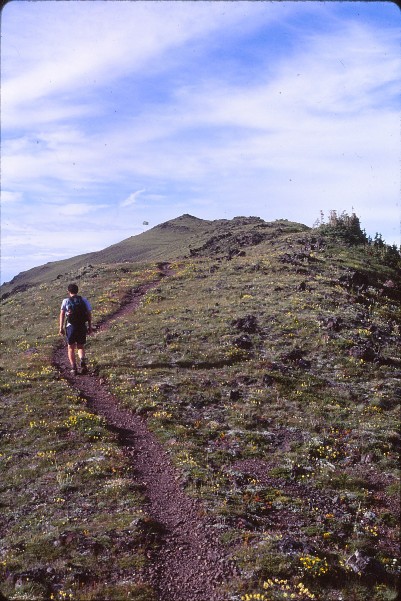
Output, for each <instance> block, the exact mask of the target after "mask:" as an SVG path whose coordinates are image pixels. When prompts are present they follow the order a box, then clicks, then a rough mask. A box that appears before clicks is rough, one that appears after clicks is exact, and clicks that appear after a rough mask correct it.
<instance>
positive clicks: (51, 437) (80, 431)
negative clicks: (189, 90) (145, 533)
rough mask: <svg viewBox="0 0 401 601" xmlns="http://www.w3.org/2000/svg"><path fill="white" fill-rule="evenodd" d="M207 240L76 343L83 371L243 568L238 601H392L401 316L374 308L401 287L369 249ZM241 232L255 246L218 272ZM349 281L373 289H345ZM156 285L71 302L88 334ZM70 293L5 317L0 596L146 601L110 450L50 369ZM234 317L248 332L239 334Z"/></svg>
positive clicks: (107, 439)
mask: <svg viewBox="0 0 401 601" xmlns="http://www.w3.org/2000/svg"><path fill="white" fill-rule="evenodd" d="M187 225H188V224H187ZM203 225H205V224H203ZM203 225H202V228H203ZM206 226H207V227H206ZM213 227H214V226H213ZM277 227H281V232H279V231H278V230H277ZM208 228H209V229H208ZM210 228H211V225H210V223H209V222H207V223H206V225H205V229H204V230H203V229H202V232H201V235H198V237H197V238H196V244H195V242H193V244H192V248H193V250H194V249H195V251H196V249H203V250H202V251H199V252H198V251H196V252H194V253H193V255H194V256H193V257H192V258H190V259H185V260H184V259H182V260H181V261H180V262H177V263H176V264H175V270H176V272H175V275H174V276H173V277H170V278H168V279H167V278H164V279H162V280H161V281H160V285H159V287H158V288H156V289H153V290H152V291H151V292H150V293H149V294H148V295H147V296H146V297H145V298H144V299H143V300H142V302H141V305H140V307H139V309H138V310H137V311H136V312H134V313H132V314H131V315H129V316H126V317H125V318H121V319H120V320H118V321H116V322H114V323H113V324H112V326H111V328H110V329H108V330H107V331H104V332H100V333H98V334H97V335H96V336H95V337H92V338H91V339H90V340H89V343H88V357H89V361H90V364H91V367H92V368H93V369H94V370H95V372H96V373H97V374H98V375H99V376H101V377H102V378H104V380H105V381H106V382H107V385H108V387H109V388H110V390H111V391H112V392H114V393H115V394H117V395H118V396H119V397H120V398H121V400H122V402H123V404H125V405H126V406H127V407H129V408H131V409H132V410H133V411H136V412H138V413H139V414H141V415H143V416H144V417H146V419H147V420H148V425H149V428H151V429H152V430H153V431H154V432H155V433H156V435H157V436H158V437H159V438H160V440H161V441H162V442H163V444H164V445H165V448H166V449H167V451H168V453H169V454H170V456H171V460H172V462H174V463H175V465H176V466H177V468H178V469H179V470H180V472H181V473H182V475H183V478H184V482H185V486H186V489H187V492H188V494H190V495H193V496H195V497H198V498H200V499H201V500H202V502H203V503H204V506H205V511H206V512H207V514H208V516H211V517H212V518H213V521H214V526H215V529H216V535H217V536H218V537H219V539H220V540H221V542H222V544H224V545H225V546H226V548H227V553H228V554H230V555H232V556H233V557H234V558H235V559H236V561H237V563H238V565H239V567H240V578H239V580H238V581H236V582H235V583H234V582H233V583H232V585H231V587H232V590H231V598H232V599H233V600H238V601H240V600H241V599H244V600H249V601H250V600H251V599H257V598H262V599H263V598H265V599H269V600H271V599H285V598H289V597H288V596H287V597H286V596H285V595H289V596H290V598H293V599H299V600H303V599H312V598H315V599H325V600H327V601H331V600H333V601H334V600H337V599H340V598H343V599H347V601H350V600H355V601H366V600H367V599H372V601H384V600H386V599H388V600H391V599H395V594H396V587H397V581H398V580H399V574H400V563H399V562H400V557H399V547H398V540H399V514H398V510H399V470H398V460H399V448H400V436H399V398H400V378H399V368H400V364H399V360H398V358H399V355H400V352H399V351H400V344H399V340H400V339H399V335H400V332H399V326H398V324H399V323H400V317H401V307H400V303H399V302H398V301H395V300H394V298H390V297H387V296H386V295H385V294H382V293H381V288H382V284H383V282H384V280H385V279H393V280H394V281H395V282H396V283H397V284H398V285H399V279H398V280H397V274H396V272H395V271H393V270H391V269H390V268H389V267H388V266H385V265H383V264H381V263H380V256H379V255H378V254H377V253H370V252H368V250H369V249H367V248H366V247H365V246H363V245H360V246H356V247H349V246H346V245H343V244H341V245H338V244H336V243H335V241H333V240H330V241H328V242H327V243H326V245H322V247H321V248H320V250H312V251H305V248H306V246H307V244H308V242H309V241H310V240H311V238H312V237H313V236H315V233H314V232H308V231H307V228H304V227H303V226H298V225H296V224H290V223H288V222H282V223H277V224H276V226H275V228H274V227H272V226H271V225H268V226H267V227H264V228H262V227H260V224H257V223H256V222H253V223H252V224H249V223H248V224H245V225H244V224H242V225H241V224H240V222H236V223H231V222H230V228H231V229H229V230H228V231H229V233H230V236H227V237H226V238H223V239H221V240H217V241H212V242H213V243H208V240H209V241H210V240H211V238H212V237H213V236H211V234H212V233H213V232H214V233H215V232H216V231H217V230H215V229H214V230H213V232H212V231H211V229H210ZM255 228H256V231H259V230H260V231H263V232H265V234H266V237H265V238H264V239H263V240H262V241H261V242H260V243H258V244H254V245H248V246H245V247H244V248H245V253H246V254H245V255H243V256H233V258H231V259H228V258H227V252H228V251H229V250H230V249H232V244H233V239H234V238H235V237H236V236H240V235H242V236H245V235H246V236H248V235H250V233H251V232H252V231H253V230H255ZM258 228H259V229H258ZM241 232H242V233H241ZM170 233H171V232H170ZM187 233H188V232H186V234H185V235H187ZM198 233H199V232H198ZM169 235H170V234H169ZM191 235H192V236H195V234H194V233H193V232H191ZM216 245H217V246H218V247H219V248H216ZM172 254H173V252H172ZM303 255H305V256H303ZM288 256H290V257H292V258H293V259H294V261H295V262H291V261H292V259H291V261H290V262H288ZM283 257H284V259H283ZM349 270H358V271H359V272H363V273H365V274H368V277H369V286H368V287H367V288H365V289H363V290H359V291H358V290H353V289H349V288H347V287H346V286H344V285H341V284H340V281H339V278H340V276H341V275H343V274H345V273H347V271H349ZM156 273H157V270H156V269H155V267H154V266H153V265H149V264H138V263H136V264H135V263H122V264H117V263H116V264H111V265H108V264H107V263H105V264H103V265H96V267H93V268H92V269H90V270H89V271H88V272H87V273H86V274H85V275H84V276H83V277H82V278H81V279H79V280H78V283H79V285H80V288H81V291H82V293H83V294H84V295H85V296H88V297H89V298H90V299H91V302H92V303H93V306H94V316H95V320H100V319H102V318H104V317H106V316H107V315H108V314H110V313H112V312H113V311H114V310H115V308H116V307H118V306H119V304H120V303H121V301H122V299H123V298H124V295H125V294H126V292H127V291H128V290H129V289H130V288H133V287H135V286H136V285H138V283H140V282H142V281H149V280H151V279H153V278H154V277H155V274H156ZM73 275H79V272H76V273H75V274H74V273H72V274H71V278H72V279H75V278H73V277H72V276H73ZM302 283H305V286H302ZM65 284H66V282H65V281H64V280H63V281H62V282H61V281H60V280H53V281H51V282H48V283H44V284H42V285H40V286H38V287H36V288H33V289H30V290H27V291H26V292H20V293H18V294H13V295H11V296H9V297H7V298H6V299H5V300H4V301H3V303H2V319H3V328H2V336H3V345H4V349H5V350H6V352H5V353H4V356H5V362H4V368H3V371H2V372H1V374H2V375H3V380H4V381H3V385H2V386H3V388H2V391H3V405H4V407H5V409H6V412H5V426H4V427H3V428H4V429H3V430H2V433H3V436H2V450H1V453H2V455H1V459H2V462H3V464H4V470H5V471H4V474H5V476H4V480H3V483H2V494H3V500H2V503H3V507H2V509H3V513H4V516H5V520H4V529H3V531H2V536H3V542H2V555H1V559H0V562H1V563H0V567H1V569H2V575H3V579H4V586H3V588H2V589H1V590H2V592H4V594H6V595H8V596H10V598H13V596H14V598H23V595H24V594H26V595H28V596H27V597H26V598H35V599H36V598H37V599H42V598H43V599H45V598H48V597H46V595H49V590H50V589H51V592H52V593H53V595H58V597H57V596H55V598H60V599H61V598H62V595H63V594H64V593H65V594H66V595H71V598H72V599H96V598H102V595H103V597H107V598H110V599H122V598H134V599H143V600H145V599H146V600H147V599H149V600H150V599H152V598H153V597H152V595H153V593H152V591H151V590H150V588H149V587H148V585H147V583H146V582H142V581H141V569H142V566H143V565H144V564H145V563H146V552H147V546H148V545H149V544H150V543H149V541H146V540H143V537H142V535H141V529H140V528H138V526H137V525H138V523H139V522H138V519H139V520H141V519H143V520H146V519H148V516H146V515H144V514H143V513H142V511H143V507H142V505H143V502H142V496H141V491H140V490H138V489H137V488H136V487H135V486H134V484H133V481H132V479H131V476H130V472H129V469H128V465H127V462H126V459H125V458H124V455H123V453H122V451H121V449H120V448H119V447H118V444H117V441H116V439H115V438H114V436H113V435H112V434H111V433H110V432H109V431H108V430H107V428H106V427H105V424H104V423H103V422H102V420H99V419H98V418H96V417H95V416H92V415H91V414H90V413H88V411H87V408H86V407H85V403H84V402H83V401H82V399H80V398H79V396H77V395H76V394H75V393H73V392H72V391H71V389H70V388H69V387H68V385H67V384H66V383H65V382H64V381H62V380H60V379H59V378H58V375H57V373H55V372H54V370H53V368H51V367H49V365H50V357H51V353H52V348H53V345H54V344H55V342H56V335H55V334H56V332H57V329H58V327H57V325H58V322H57V319H58V312H59V307H60V302H61V298H62V297H63V296H64V288H65ZM303 287H306V289H305V290H303V289H302V288H303ZM38 308H40V310H39V309H38ZM247 316H254V317H255V318H256V328H255V329H254V330H252V328H251V330H252V331H249V332H246V331H244V330H241V327H240V326H238V323H239V322H238V320H239V319H242V318H245V317H247ZM33 317H34V318H33ZM332 317H337V318H341V325H340V327H339V328H338V329H337V330H336V329H330V328H329V327H328V325H327V324H328V319H329V318H332ZM245 335H246V336H248V338H247V339H246V342H247V343H246V344H245V347H246V348H243V346H244V344H243V342H244V339H242V342H241V337H243V336H245ZM354 347H363V348H365V347H372V348H374V349H375V352H376V358H377V360H376V361H372V360H364V359H361V358H358V357H356V356H353V355H352V354H350V350H351V349H353V348H354ZM128 541H131V543H132V545H131V546H129V545H128V546H127V544H128ZM94 550H96V557H94ZM356 552H357V553H356ZM358 554H359V555H358ZM358 557H359V560H358ZM71 566H72V567H71ZM48 568H50V570H53V571H51V572H47V574H49V573H50V574H51V578H50V577H49V576H46V578H43V573H42V572H43V570H47V569H48ZM106 582H107V584H106ZM46 587H47V588H46ZM49 587H50V589H49ZM33 589H35V590H33ZM29 591H31V592H29ZM29 594H30V595H31V597H29ZM18 595H19V596H18ZM257 595H260V597H257ZM263 595H264V597H263ZM67 598H68V597H67Z"/></svg>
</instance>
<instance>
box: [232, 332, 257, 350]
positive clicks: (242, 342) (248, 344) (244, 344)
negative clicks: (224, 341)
mask: <svg viewBox="0 0 401 601" xmlns="http://www.w3.org/2000/svg"><path fill="white" fill-rule="evenodd" d="M234 345H235V346H237V347H238V348H242V349H250V348H252V346H253V343H252V340H251V338H250V336H248V334H243V335H242V336H238V337H237V338H235V339H234Z"/></svg>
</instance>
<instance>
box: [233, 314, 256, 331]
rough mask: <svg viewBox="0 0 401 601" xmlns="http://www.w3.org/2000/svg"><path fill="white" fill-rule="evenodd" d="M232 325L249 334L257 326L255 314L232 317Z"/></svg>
mask: <svg viewBox="0 0 401 601" xmlns="http://www.w3.org/2000/svg"><path fill="white" fill-rule="evenodd" d="M232 325H233V326H234V327H235V328H237V329H238V330H240V331H241V332H247V333H249V334H253V333H254V332H256V330H257V328H258V324H257V319H256V317H255V315H246V316H245V317H240V318H239V319H234V320H233V321H232Z"/></svg>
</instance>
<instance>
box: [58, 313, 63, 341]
mask: <svg viewBox="0 0 401 601" xmlns="http://www.w3.org/2000/svg"><path fill="white" fill-rule="evenodd" d="M64 319H65V311H64V309H61V311H60V324H59V331H58V333H59V334H60V336H63V335H64V333H65V330H64Z"/></svg>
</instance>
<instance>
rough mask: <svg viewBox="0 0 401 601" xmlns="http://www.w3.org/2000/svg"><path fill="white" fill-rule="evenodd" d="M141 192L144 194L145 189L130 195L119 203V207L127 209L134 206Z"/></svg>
mask: <svg viewBox="0 0 401 601" xmlns="http://www.w3.org/2000/svg"><path fill="white" fill-rule="evenodd" d="M142 192H145V189H142V190H137V191H136V192H133V193H132V194H130V195H129V196H128V198H126V199H125V200H123V201H122V202H120V207H129V206H130V205H132V204H134V203H135V202H136V199H137V198H138V196H139V194H142Z"/></svg>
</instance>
